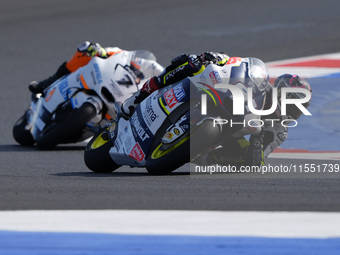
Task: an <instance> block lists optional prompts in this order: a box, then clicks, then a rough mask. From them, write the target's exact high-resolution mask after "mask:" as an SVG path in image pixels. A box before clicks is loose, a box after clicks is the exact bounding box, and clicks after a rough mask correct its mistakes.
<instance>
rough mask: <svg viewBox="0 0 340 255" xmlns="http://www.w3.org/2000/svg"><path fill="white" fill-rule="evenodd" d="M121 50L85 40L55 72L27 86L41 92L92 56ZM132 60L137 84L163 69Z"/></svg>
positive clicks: (143, 61)
mask: <svg viewBox="0 0 340 255" xmlns="http://www.w3.org/2000/svg"><path fill="white" fill-rule="evenodd" d="M122 51H124V50H122V49H120V48H118V47H106V48H103V47H102V46H100V44H99V43H91V42H88V41H85V42H83V43H82V44H80V45H79V46H78V48H77V51H76V53H75V54H74V55H73V57H72V58H71V59H70V60H69V61H67V62H66V61H65V62H64V63H62V64H61V65H60V66H59V68H58V70H57V72H56V73H55V74H53V75H52V76H50V77H49V78H47V79H45V80H42V81H40V82H37V81H32V82H31V83H30V84H29V86H28V88H29V90H30V91H31V92H32V93H34V94H38V93H43V91H44V90H45V89H46V88H47V87H48V86H50V85H51V84H52V83H53V82H55V81H56V80H58V79H59V78H61V77H63V76H64V75H68V74H70V73H72V72H74V71H76V70H78V68H80V67H82V66H85V65H87V64H88V63H89V62H90V60H91V59H92V58H93V57H100V58H108V57H111V56H113V55H114V54H117V53H120V52H122ZM134 60H136V59H132V60H131V64H130V69H131V70H132V71H133V72H134V74H135V79H136V83H137V84H138V83H139V81H140V80H141V79H143V78H144V77H152V76H154V75H156V74H159V73H161V72H162V71H163V67H162V66H161V65H159V64H158V63H157V62H156V61H153V60H149V59H143V58H138V63H136V61H134Z"/></svg>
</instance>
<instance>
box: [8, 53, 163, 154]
mask: <svg viewBox="0 0 340 255" xmlns="http://www.w3.org/2000/svg"><path fill="white" fill-rule="evenodd" d="M148 61H149V62H148ZM146 63H149V66H148V68H146V66H145V65H146ZM150 63H151V64H150ZM143 67H144V69H145V70H143V72H141V70H142V69H143ZM163 69H164V68H163V67H162V66H161V65H159V64H158V63H157V62H156V58H155V56H154V55H153V54H152V53H151V52H149V51H145V50H137V51H122V52H119V53H116V54H114V55H112V56H111V57H109V58H106V59H104V58H100V57H94V58H92V60H91V61H90V62H89V63H88V64H87V65H86V66H84V67H81V68H79V69H78V70H77V71H75V72H73V73H71V74H69V75H67V76H64V77H62V78H60V79H59V80H57V81H55V82H54V83H53V84H51V85H50V86H49V87H48V88H46V89H45V91H44V92H43V94H32V99H31V103H30V106H29V107H28V109H27V110H26V111H25V113H24V114H23V116H21V117H20V118H19V119H18V120H17V122H16V123H15V125H14V127H13V136H14V138H15V140H16V141H17V142H18V143H19V144H21V145H26V146H31V145H34V144H35V143H36V145H37V146H38V147H39V148H40V149H50V148H53V147H55V146H56V145H58V144H63V143H76V142H80V141H84V140H86V139H88V138H90V137H91V136H93V135H94V134H95V133H96V132H98V131H99V130H101V128H102V127H103V125H105V124H106V123H108V121H109V120H110V119H112V118H113V117H115V115H116V112H115V110H114V103H117V102H124V101H125V100H126V99H127V98H128V97H130V96H131V95H132V94H133V93H135V92H136V91H137V90H138V89H140V88H141V86H142V84H143V83H144V81H145V80H146V79H147V78H150V77H151V76H154V75H158V74H159V73H161V72H162V71H163Z"/></svg>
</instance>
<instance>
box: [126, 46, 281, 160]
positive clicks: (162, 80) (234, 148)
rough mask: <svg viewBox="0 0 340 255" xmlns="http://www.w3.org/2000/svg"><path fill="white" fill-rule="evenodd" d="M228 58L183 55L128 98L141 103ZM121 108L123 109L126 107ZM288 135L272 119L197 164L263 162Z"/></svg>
mask: <svg viewBox="0 0 340 255" xmlns="http://www.w3.org/2000/svg"><path fill="white" fill-rule="evenodd" d="M228 59H229V56H228V55H226V54H223V53H214V52H206V53H203V54H202V55H200V56H196V55H186V54H182V55H180V56H178V57H176V58H175V59H173V60H172V62H171V65H169V66H168V67H166V68H165V70H164V72H163V73H162V74H161V75H159V76H157V77H153V78H151V79H149V80H148V81H147V82H146V83H145V84H144V85H143V87H142V89H141V91H140V92H137V95H136V97H135V98H133V97H131V98H130V99H127V101H128V100H131V101H133V103H134V104H139V103H140V102H141V101H143V100H144V99H145V98H146V97H147V96H148V95H149V94H151V93H152V92H153V91H155V90H158V89H160V88H162V87H165V86H167V85H170V84H173V83H175V82H178V81H180V80H182V79H184V78H185V77H188V76H194V75H196V74H199V73H201V72H203V70H204V69H205V66H206V65H208V64H210V63H214V64H218V65H224V64H225V63H227V62H228ZM267 98H271V97H267ZM130 103H132V102H130ZM123 105H124V104H123ZM122 110H123V112H124V108H123V107H122ZM268 117H270V116H267V118H268ZM276 119H277V117H276ZM268 124H269V125H268ZM286 138H287V128H285V127H283V126H282V125H280V122H279V123H278V122H274V123H273V124H272V123H271V122H270V123H267V125H265V126H264V127H263V128H262V131H261V132H260V133H259V134H252V135H251V136H250V138H249V140H247V139H246V138H244V137H242V136H240V137H233V138H232V139H231V140H228V141H224V142H223V143H222V145H221V146H220V147H218V148H216V149H214V150H212V151H210V152H208V153H207V154H205V155H204V156H203V157H201V158H200V159H199V160H198V162H196V163H198V164H205V165H211V164H233V165H237V166H241V165H257V166H260V165H264V159H265V158H266V157H267V156H268V155H269V154H270V153H271V152H272V151H273V150H274V149H276V148H277V147H278V146H279V145H280V144H282V143H283V142H284V141H285V139H286ZM223 145H224V146H223Z"/></svg>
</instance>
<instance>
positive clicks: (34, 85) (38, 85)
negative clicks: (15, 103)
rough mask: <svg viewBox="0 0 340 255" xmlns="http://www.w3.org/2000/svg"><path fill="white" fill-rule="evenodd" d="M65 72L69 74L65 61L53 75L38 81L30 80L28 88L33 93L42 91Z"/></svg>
mask: <svg viewBox="0 0 340 255" xmlns="http://www.w3.org/2000/svg"><path fill="white" fill-rule="evenodd" d="M67 74H70V71H69V70H68V69H67V67H66V62H64V63H63V64H62V65H61V66H60V67H59V68H58V70H57V72H56V73H55V74H54V75H52V76H50V77H49V78H47V79H45V80H42V81H40V82H37V81H32V82H31V83H30V84H29V86H28V89H29V90H30V91H31V92H32V93H34V94H38V93H42V92H43V91H44V90H45V89H46V88H47V87H48V86H50V85H51V84H52V83H53V82H55V81H56V80H58V79H59V78H61V77H63V76H64V75H67Z"/></svg>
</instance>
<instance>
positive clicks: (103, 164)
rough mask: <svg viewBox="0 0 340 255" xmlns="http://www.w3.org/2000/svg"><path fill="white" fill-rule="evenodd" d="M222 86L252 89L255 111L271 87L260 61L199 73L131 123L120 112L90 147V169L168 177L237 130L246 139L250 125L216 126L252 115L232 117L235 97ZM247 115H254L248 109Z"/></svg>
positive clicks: (153, 99) (158, 97)
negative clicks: (133, 169)
mask: <svg viewBox="0 0 340 255" xmlns="http://www.w3.org/2000/svg"><path fill="white" fill-rule="evenodd" d="M219 83H220V84H223V83H226V84H231V85H233V86H237V87H238V88H239V89H240V90H241V91H244V92H245V91H247V89H248V88H251V90H252V92H253V101H254V102H256V106H255V107H256V109H258V110H261V109H263V107H264V100H265V94H266V93H265V91H266V89H267V88H268V85H269V83H268V72H267V69H266V67H265V65H264V63H263V62H262V61H261V60H259V59H256V58H246V59H241V58H231V59H230V60H229V62H228V63H227V64H225V65H224V66H222V67H221V66H217V65H214V64H210V65H208V66H207V67H206V69H205V70H204V71H203V72H202V73H201V74H199V75H196V76H194V77H188V78H185V79H183V80H181V81H180V82H177V83H174V84H172V85H169V86H167V87H165V88H162V89H160V90H158V91H155V92H153V93H152V94H151V95H150V96H148V97H147V98H146V99H145V100H144V101H142V102H141V104H140V105H138V106H137V107H136V110H135V112H134V113H133V115H132V116H131V118H129V119H128V120H127V119H125V118H124V117H123V116H122V115H121V113H120V112H118V114H117V117H116V118H115V119H114V120H113V121H112V123H108V125H107V127H106V128H104V129H103V130H102V131H101V132H100V133H98V134H96V135H95V136H94V137H93V138H92V139H91V141H90V142H89V143H88V145H87V146H86V148H85V153H84V160H85V164H86V166H87V167H88V168H89V169H90V170H92V171H94V172H104V173H105V172H112V171H114V170H115V169H117V168H119V167H120V166H122V165H128V166H131V167H146V168H147V170H148V172H149V173H151V174H168V173H170V172H171V171H173V170H175V169H177V168H178V167H180V166H181V165H183V164H185V163H187V162H189V161H190V160H193V159H195V157H197V156H199V155H200V154H201V153H202V152H204V151H206V150H207V149H209V148H215V147H216V146H218V145H219V143H221V142H222V140H223V139H224V138H228V137H229V136H231V135H232V134H235V133H236V132H239V133H240V134H242V135H247V132H248V131H249V133H250V130H249V127H240V125H236V126H235V125H234V126H233V127H227V126H222V125H221V124H219V123H217V124H216V123H215V122H214V120H216V118H223V119H233V120H234V121H237V122H238V123H242V121H243V120H244V119H245V118H246V116H248V115H239V116H233V95H232V93H231V91H230V90H228V89H223V88H217V87H218V86H217V84H219ZM202 94H205V95H207V94H208V95H211V97H208V98H210V99H209V100H207V104H206V106H207V107H206V108H207V109H208V110H207V115H205V114H202V111H201V110H202V103H201V96H202ZM202 98H203V97H202ZM245 99H246V100H247V97H245ZM245 105H246V104H245ZM245 112H246V113H247V112H248V113H249V111H248V109H247V108H246V106H245ZM249 133H248V134H249ZM222 134H223V135H224V136H223V137H222Z"/></svg>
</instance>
